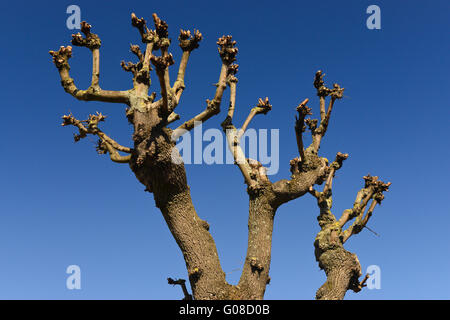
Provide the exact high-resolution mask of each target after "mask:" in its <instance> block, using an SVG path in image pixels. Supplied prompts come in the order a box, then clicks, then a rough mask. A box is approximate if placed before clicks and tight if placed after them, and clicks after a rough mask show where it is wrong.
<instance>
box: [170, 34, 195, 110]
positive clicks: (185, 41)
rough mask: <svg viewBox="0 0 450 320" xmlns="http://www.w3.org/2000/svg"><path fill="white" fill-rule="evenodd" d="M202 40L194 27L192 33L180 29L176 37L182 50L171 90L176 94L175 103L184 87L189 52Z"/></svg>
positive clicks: (178, 100) (177, 101)
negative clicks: (175, 78)
mask: <svg viewBox="0 0 450 320" xmlns="http://www.w3.org/2000/svg"><path fill="white" fill-rule="evenodd" d="M201 40H202V34H201V33H200V31H198V30H195V29H194V35H191V32H190V31H189V30H183V29H181V30H180V35H179V37H178V41H179V46H180V48H181V50H183V55H182V56H181V61H180V65H179V67H178V74H177V80H176V81H175V83H174V84H173V87H172V89H173V91H174V93H175V96H176V104H178V103H179V102H180V98H181V94H182V93H183V91H184V89H185V83H184V76H185V74H186V67H187V63H188V61H189V57H190V55H191V52H192V51H193V50H195V49H197V48H198V47H199V42H200V41H201Z"/></svg>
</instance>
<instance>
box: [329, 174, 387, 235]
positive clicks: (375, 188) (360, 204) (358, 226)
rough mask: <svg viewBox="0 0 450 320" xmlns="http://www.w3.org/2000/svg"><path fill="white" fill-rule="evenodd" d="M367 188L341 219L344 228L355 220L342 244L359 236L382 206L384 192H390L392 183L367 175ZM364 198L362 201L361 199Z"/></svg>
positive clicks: (345, 233)
mask: <svg viewBox="0 0 450 320" xmlns="http://www.w3.org/2000/svg"><path fill="white" fill-rule="evenodd" d="M364 180H365V186H364V188H363V189H362V190H360V191H359V192H358V195H357V199H356V201H355V203H354V205H353V208H352V209H348V210H345V211H344V212H343V214H342V216H341V218H340V219H339V221H338V222H339V225H340V226H341V227H342V226H344V225H345V224H346V223H347V222H348V221H350V220H352V219H355V221H354V222H353V223H352V224H351V225H350V226H349V227H348V228H347V229H346V230H345V231H343V240H342V243H345V242H346V241H347V240H348V239H349V238H350V237H351V236H352V235H355V234H358V233H360V232H361V231H362V229H363V228H364V227H365V226H366V225H367V223H368V222H369V219H370V217H371V216H372V214H373V211H374V210H375V206H376V205H377V204H380V203H381V201H382V200H383V199H384V195H383V192H386V191H388V190H389V186H390V185H391V183H390V182H388V183H384V182H382V181H380V180H378V177H372V176H370V175H367V176H365V177H364ZM361 198H362V199H361ZM370 199H372V202H371V204H370V206H369V209H368V210H367V212H366V214H365V215H364V211H365V209H366V207H367V204H368V202H369V201H370Z"/></svg>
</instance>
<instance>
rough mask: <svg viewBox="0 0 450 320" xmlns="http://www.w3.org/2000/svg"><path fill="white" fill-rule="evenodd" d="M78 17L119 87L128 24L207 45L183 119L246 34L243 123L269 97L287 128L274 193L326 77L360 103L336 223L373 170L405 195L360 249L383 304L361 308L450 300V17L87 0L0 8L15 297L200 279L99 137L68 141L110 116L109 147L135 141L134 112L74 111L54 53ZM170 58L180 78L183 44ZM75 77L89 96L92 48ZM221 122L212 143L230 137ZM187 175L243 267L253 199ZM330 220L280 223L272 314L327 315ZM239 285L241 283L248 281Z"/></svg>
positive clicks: (3, 254) (1, 129) (344, 126)
mask: <svg viewBox="0 0 450 320" xmlns="http://www.w3.org/2000/svg"><path fill="white" fill-rule="evenodd" d="M70 4H77V5H79V6H80V8H81V15H82V20H87V21H88V22H89V23H91V24H92V25H93V32H94V33H98V34H99V35H100V37H101V39H102V48H101V85H102V87H104V88H105V89H114V90H119V89H128V88H130V86H131V78H130V75H129V74H128V73H125V72H124V71H123V70H122V69H121V68H120V65H119V63H120V61H121V60H122V59H124V60H126V61H127V60H130V59H132V58H133V57H132V54H131V53H130V52H129V44H130V43H134V44H138V43H140V39H139V36H138V33H137V30H136V29H134V28H132V27H131V24H130V13H131V12H136V14H137V15H138V16H139V17H141V16H143V17H145V18H146V19H147V20H151V14H152V13H153V12H157V13H158V14H159V15H160V16H161V17H162V18H163V19H165V20H166V21H167V22H168V23H169V31H170V34H171V37H172V39H174V40H175V39H176V37H177V36H178V30H179V29H180V28H185V29H187V28H189V29H191V30H192V29H193V28H194V27H195V28H198V29H200V31H201V32H202V33H203V35H204V40H203V41H202V43H201V46H200V49H199V50H197V51H195V52H194V53H193V55H192V58H191V60H190V62H189V66H188V73H187V76H186V84H187V90H186V92H185V94H184V96H183V98H182V103H181V105H180V106H179V107H178V109H177V110H178V112H179V113H180V114H181V115H182V117H183V119H188V118H190V117H191V116H192V115H194V114H196V113H198V112H200V111H201V110H203V108H204V106H205V104H204V101H205V99H206V98H211V96H212V95H213V89H214V88H213V87H212V86H211V84H212V83H214V82H216V81H217V78H218V72H219V67H220V59H219V57H218V54H217V49H216V44H215V41H216V39H217V38H218V37H219V36H222V35H223V34H231V35H233V37H234V38H235V40H237V41H238V47H239V54H238V63H239V65H240V71H239V73H238V77H239V83H238V97H237V114H236V123H241V122H242V121H243V120H244V119H245V116H246V115H247V113H248V110H249V109H250V107H251V106H253V105H254V104H255V102H256V101H257V98H259V97H263V96H268V97H270V101H271V103H272V105H273V110H272V112H271V113H269V115H267V116H265V117H262V116H261V117H258V118H256V119H255V120H254V121H253V122H252V126H254V127H256V128H267V129H270V128H279V129H280V162H281V164H280V173H279V174H277V175H276V176H274V177H272V179H273V180H277V179H280V178H287V177H288V176H289V160H290V159H292V158H293V157H295V156H296V144H295V136H294V131H293V125H294V123H293V119H294V107H295V106H296V105H297V104H298V103H299V102H300V101H301V100H302V99H304V98H305V97H309V98H310V100H311V102H310V106H311V107H313V109H314V112H315V116H317V114H318V101H317V97H316V96H315V91H314V88H313V86H312V80H313V76H314V73H315V71H316V70H318V69H322V70H324V71H325V73H326V74H327V75H326V81H327V83H328V84H332V83H333V82H338V83H340V84H341V85H342V86H343V87H345V88H346V90H345V95H346V98H345V99H343V100H341V101H338V103H337V104H336V107H335V109H334V110H333V111H334V114H333V117H332V121H331V125H330V127H329V131H328V133H327V135H326V137H325V140H324V143H323V146H322V149H321V152H322V155H323V156H326V157H328V158H333V156H334V155H335V153H336V152H337V151H341V152H346V153H349V154H350V158H349V159H348V160H347V161H346V163H345V164H344V167H343V169H342V170H340V171H339V173H338V176H337V178H336V180H335V181H336V183H335V186H334V190H335V192H334V194H335V197H334V199H335V200H334V203H335V205H334V212H335V213H338V214H340V212H342V210H344V209H346V208H348V207H349V206H350V205H351V203H352V202H353V200H354V196H355V194H356V192H357V190H358V189H359V188H360V187H361V184H362V179H361V177H362V176H363V175H365V174H367V173H368V172H370V173H371V174H374V175H379V176H380V177H382V178H383V179H385V180H387V181H391V182H392V187H391V189H390V191H389V193H387V194H386V199H385V201H384V202H383V204H382V206H381V207H379V208H377V209H376V211H375V214H374V216H373V217H372V219H371V222H370V227H371V228H372V229H374V230H375V231H376V232H377V233H379V234H380V237H376V236H375V235H373V234H372V233H370V232H368V231H364V232H362V233H361V234H359V235H357V236H355V237H353V238H352V239H351V240H349V242H348V244H347V245H346V247H347V249H348V250H350V251H352V252H355V253H356V254H358V256H359V259H360V261H361V264H362V267H363V269H364V270H365V269H366V268H367V266H369V265H378V266H380V268H381V272H382V273H381V276H382V280H381V289H380V290H364V291H363V292H361V293H359V294H354V293H348V294H347V299H448V298H450V292H449V287H450V276H449V273H448V271H449V270H450V257H449V254H450V246H449V244H450V242H449V231H450V228H449V226H450V210H449V205H448V202H447V201H448V198H449V196H450V193H449V187H448V180H449V178H450V175H449V169H448V163H447V162H448V161H447V160H448V159H449V156H450V153H449V147H448V146H449V142H448V141H449V138H450V135H449V116H450V111H449V110H450V109H449V101H450V90H449V84H450V81H449V78H448V75H449V70H450V60H449V52H450V43H449V30H450V28H449V26H450V25H449V21H450V2H449V1H425V2H424V1H363V0H358V1H356V0H355V1H343V2H337V1H328V0H327V1H291V2H282V1H276V2H275V1H231V0H230V1H221V2H215V1H201V2H200V1H190V2H188V1H166V2H165V1H125V2H124V1H120V2H119V1H95V2H92V1H78V0H77V1H76V2H67V1H54V2H47V1H39V2H36V1H33V2H20V1H13V2H8V3H6V2H3V3H2V4H1V10H0V12H1V13H0V16H1V21H2V26H3V27H2V31H1V32H2V41H1V44H0V46H1V57H2V58H1V59H0V64H1V70H2V75H1V76H0V88H1V104H2V112H1V117H2V120H3V121H2V125H1V126H0V133H1V136H2V138H1V140H0V141H1V142H0V143H1V150H2V151H1V152H2V156H1V157H0V172H1V173H0V177H1V178H0V179H1V180H0V181H1V182H0V195H1V196H0V199H1V200H0V298H1V299H10V298H12V299H178V298H181V296H182V294H181V290H180V289H179V288H173V287H172V286H169V285H167V282H166V278H167V277H169V276H170V277H175V278H178V277H182V278H186V271H185V264H184V261H183V258H182V255H181V252H180V250H179V249H178V247H177V245H176V243H175V241H174V240H173V238H172V236H171V234H170V232H169V230H168V228H167V226H166V225H165V223H164V220H163V218H162V216H161V214H160V212H159V211H158V209H157V208H156V207H155V205H154V201H153V197H152V196H151V195H149V194H148V193H146V192H144V187H143V186H142V185H141V184H140V183H138V181H137V180H136V179H135V177H134V175H133V174H132V172H131V171H130V169H129V168H128V167H127V166H126V165H120V164H114V163H112V162H111V161H110V160H109V159H108V158H107V157H106V156H99V155H97V154H96V152H95V148H94V143H93V142H92V141H90V140H89V139H85V140H83V141H81V142H79V143H77V144H74V143H73V139H72V134H73V133H74V129H73V128H63V127H61V126H60V122H61V120H60V117H61V116H62V115H63V114H67V112H68V110H71V111H72V112H73V113H74V114H75V115H76V116H77V117H79V118H85V117H86V116H87V115H88V114H89V113H93V112H95V111H97V110H98V111H101V112H103V113H104V114H106V115H108V119H107V122H106V123H105V124H104V125H103V127H102V128H103V129H104V131H105V132H106V133H108V134H110V135H111V136H112V137H114V138H116V139H117V140H118V141H119V142H121V143H122V144H126V145H131V142H132V140H131V127H130V126H129V124H128V123H127V120H126V119H125V117H124V109H125V107H124V106H121V105H116V104H104V103H96V102H89V103H85V102H80V101H76V100H75V99H74V98H72V97H71V96H70V95H68V94H66V93H65V92H64V91H63V89H62V88H61V86H60V80H59V77H58V73H57V71H56V69H55V67H54V65H53V64H52V63H51V57H50V56H49V54H48V51H49V50H57V49H58V48H59V46H61V45H68V44H70V39H71V37H70V35H71V34H72V33H73V31H72V30H68V29H67V28H66V23H65V22H66V18H67V16H68V15H67V14H66V8H67V6H68V5H70ZM371 4H377V5H379V6H380V8H381V20H382V21H381V27H382V29H381V30H368V29H367V28H366V18H367V17H368V15H367V14H366V13H365V11H366V8H367V7H368V6H369V5H371ZM172 52H173V54H174V58H175V61H176V62H178V61H179V60H180V49H179V48H178V46H177V45H176V41H174V45H173V46H172ZM71 67H72V69H71V72H72V76H73V77H74V78H75V79H76V83H77V85H78V86H79V87H80V88H85V87H87V85H88V84H89V81H90V69H91V59H90V54H89V52H88V50H87V49H84V48H74V52H73V58H72V59H71ZM172 72H176V70H175V68H174V69H173V70H172ZM154 77H155V76H154ZM155 82H157V81H155ZM156 91H157V90H156ZM224 105H225V106H226V104H224ZM223 118H224V113H222V114H221V115H220V116H218V117H215V118H213V119H211V120H210V121H208V122H207V123H206V124H205V128H213V127H219V124H220V122H221V121H222V120H223ZM186 170H187V175H188V179H189V184H190V186H191V190H192V197H193V201H194V204H195V206H196V208H197V212H198V213H199V215H200V216H201V217H202V218H203V219H206V220H207V221H208V222H209V223H210V225H211V232H212V235H213V236H214V238H215V240H216V244H217V247H218V250H219V254H220V257H221V261H222V266H223V268H224V270H225V271H226V272H231V271H232V270H234V269H237V268H241V265H242V261H243V258H244V256H245V250H246V243H247V214H248V198H247V194H246V193H245V188H244V184H243V183H242V182H243V180H242V177H241V175H240V173H239V170H238V169H237V167H235V166H232V165H213V166H208V165H189V166H187V169H186ZM229 199H233V200H232V201H230V200H229ZM317 212H318V210H317V207H316V205H315V202H314V201H313V199H312V198H311V197H310V196H308V195H307V196H305V197H303V198H300V199H297V200H295V201H292V202H290V203H289V204H287V205H284V206H283V207H281V208H280V209H279V210H278V212H277V216H276V221H275V231H274V236H273V258H272V266H271V272H270V273H271V278H272V282H271V283H270V285H269V286H268V287H267V291H266V298H267V299H312V298H313V297H314V295H315V291H316V290H317V288H318V287H319V286H320V285H321V284H322V283H323V281H324V279H325V276H324V273H323V271H321V270H319V268H318V266H317V262H316V261H315V259H314V249H313V241H314V237H315V235H316V233H317V232H318V225H317V222H316V216H317ZM72 264H76V265H79V266H80V267H81V271H82V289H81V290H78V291H77V290H72V291H70V290H67V289H66V287H65V281H66V277H67V274H66V273H65V270H66V267H67V266H69V265H72ZM239 274H240V271H235V272H233V273H231V274H230V275H229V280H230V281H231V282H232V283H235V282H236V281H237V280H238V277H239Z"/></svg>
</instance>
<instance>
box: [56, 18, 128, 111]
mask: <svg viewBox="0 0 450 320" xmlns="http://www.w3.org/2000/svg"><path fill="white" fill-rule="evenodd" d="M90 30H91V25H90V24H88V23H87V22H85V21H83V22H82V23H81V31H82V32H83V33H84V34H85V37H83V36H82V35H81V34H80V33H77V34H74V35H72V44H73V45H74V46H81V47H86V48H89V49H90V50H91V51H92V81H91V86H90V87H89V88H88V89H87V90H79V89H78V88H77V87H76V85H75V83H74V80H73V79H72V78H71V77H70V74H69V70H70V65H69V59H70V57H71V56H72V47H71V46H67V47H60V49H59V50H58V51H49V53H50V55H51V56H52V57H53V63H54V64H55V66H56V68H57V69H58V71H59V75H60V77H61V85H62V86H63V88H64V90H65V91H66V92H67V93H70V94H71V95H72V96H73V97H75V98H76V99H78V100H84V101H104V102H115V103H125V104H129V92H128V91H109V90H103V89H101V88H100V86H99V77H100V52H99V48H100V45H101V41H100V38H99V37H98V36H97V35H96V34H93V33H91V31H90Z"/></svg>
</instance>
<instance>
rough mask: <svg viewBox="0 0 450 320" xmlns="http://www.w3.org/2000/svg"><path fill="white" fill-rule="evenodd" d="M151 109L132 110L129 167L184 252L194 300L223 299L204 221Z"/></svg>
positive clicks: (212, 245) (165, 131)
mask: <svg viewBox="0 0 450 320" xmlns="http://www.w3.org/2000/svg"><path fill="white" fill-rule="evenodd" d="M155 118H156V119H157V117H156V115H155V114H153V115H152V114H151V113H150V112H149V113H141V112H134V114H133V119H132V121H133V123H134V126H135V134H134V140H135V148H134V150H135V153H134V154H133V155H132V159H131V163H130V166H131V168H132V170H133V172H134V173H135V174H136V177H137V178H138V179H139V181H140V182H141V183H142V184H144V185H145V186H146V187H147V190H148V191H150V192H152V193H153V195H154V199H155V202H156V206H157V207H158V208H159V209H160V210H161V212H162V214H163V216H164V219H165V221H166V223H167V225H168V227H169V229H170V231H171V233H172V235H173V237H174V238H175V241H176V242H177V244H178V246H179V247H180V249H181V252H182V253H183V256H184V260H185V262H186V268H187V270H188V275H189V280H190V283H191V287H192V291H193V296H194V299H224V298H225V297H226V296H228V294H229V292H228V291H229V287H230V286H229V285H228V284H227V283H226V280H225V273H224V272H223V270H222V268H221V266H220V261H219V257H218V254H217V249H216V245H215V243H214V240H213V238H212V236H211V234H210V233H209V231H208V230H209V225H208V223H207V222H206V221H204V220H202V219H200V217H199V216H198V215H197V213H196V211H195V209H194V206H193V204H192V199H191V195H190V190H189V186H188V185H187V180H186V173H185V168H184V164H183V163H182V162H181V161H180V163H178V161H173V157H174V158H177V159H181V158H180V155H179V154H178V151H177V150H176V148H175V144H174V143H173V142H172V141H171V139H170V134H171V130H170V129H166V128H159V126H158V124H155V123H154V119H155Z"/></svg>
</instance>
